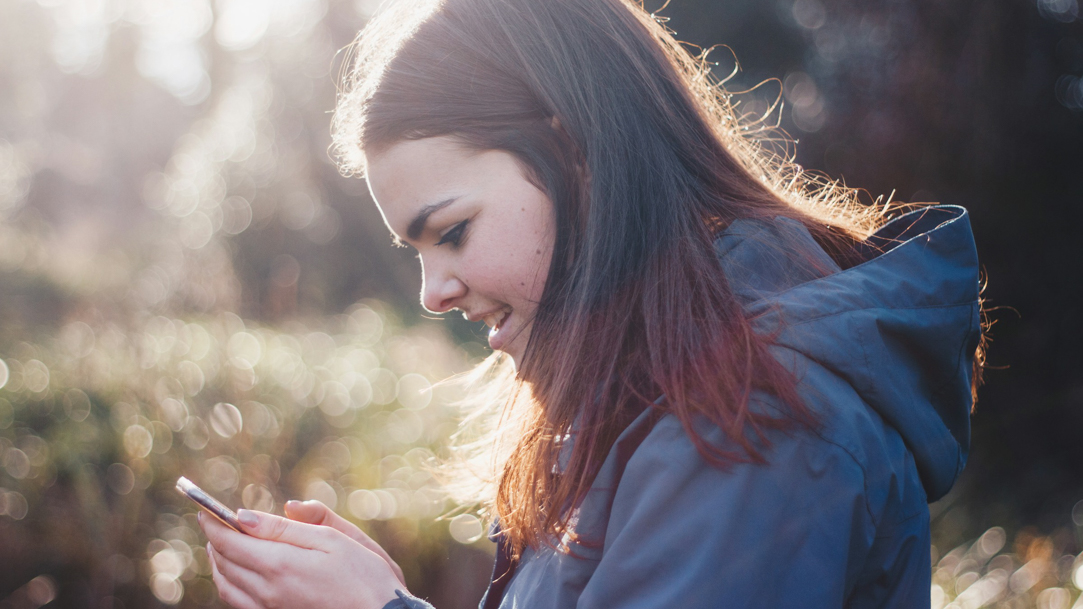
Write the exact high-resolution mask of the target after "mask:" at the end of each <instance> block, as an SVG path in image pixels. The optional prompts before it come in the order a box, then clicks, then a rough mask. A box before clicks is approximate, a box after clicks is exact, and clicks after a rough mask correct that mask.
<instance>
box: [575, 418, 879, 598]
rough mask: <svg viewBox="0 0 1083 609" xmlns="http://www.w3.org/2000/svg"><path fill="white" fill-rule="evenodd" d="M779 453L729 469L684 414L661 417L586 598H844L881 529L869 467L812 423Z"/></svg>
mask: <svg viewBox="0 0 1083 609" xmlns="http://www.w3.org/2000/svg"><path fill="white" fill-rule="evenodd" d="M716 431H717V430H716ZM705 435H706V436H707V437H708V438H709V439H711V440H712V441H722V440H721V437H720V432H718V433H717V434H715V436H714V437H712V436H711V433H710V432H709V431H708V432H707V433H706V434H705ZM767 458H768V459H769V463H768V464H765V465H757V464H748V463H743V464H736V465H733V466H731V467H730V468H729V470H728V471H724V470H721V469H718V468H716V467H714V466H712V465H710V464H708V463H707V462H706V461H705V460H704V459H703V458H702V457H701V456H700V455H699V454H698V452H697V451H696V449H695V447H694V446H693V444H692V442H691V441H690V440H689V438H688V437H687V435H686V434H685V431H684V430H683V429H682V427H681V425H680V423H679V422H678V421H677V420H676V419H675V418H674V417H665V418H664V419H663V420H661V421H659V423H658V425H657V426H656V428H655V429H654V430H653V431H652V432H651V434H650V436H649V437H648V438H647V439H646V440H645V441H644V443H643V444H642V445H641V446H640V448H639V449H638V450H637V451H636V452H635V454H634V455H632V457H631V459H629V461H628V464H627V467H626V469H625V471H624V474H623V476H622V478H621V482H620V484H619V485H618V487H617V491H616V493H615V495H614V498H613V505H612V509H611V512H610V518H609V523H608V525H607V529H606V534H605V545H604V547H605V549H604V551H603V554H602V557H601V559H600V561H599V563H598V565H597V568H596V570H595V572H594V574H593V576H592V577H591V578H590V581H589V582H588V583H587V585H586V587H585V588H584V590H583V594H582V595H581V596H580V599H579V607H580V608H582V609H602V608H621V609H633V608H636V609H638V608H644V609H646V608H657V607H682V608H686V609H696V608H699V607H703V608H706V607H712V608H714V607H725V608H741V607H842V606H843V604H844V603H845V601H846V596H847V594H848V590H849V589H850V588H851V586H852V582H853V580H854V579H855V578H856V576H857V573H856V572H853V571H854V570H855V569H854V567H853V565H859V564H860V562H861V560H862V559H863V557H864V555H865V554H866V553H867V552H868V549H869V546H870V545H871V543H872V539H873V538H874V536H875V532H874V524H873V523H872V518H871V516H870V512H869V509H868V507H867V505H866V501H865V496H864V495H865V493H864V484H865V481H864V471H863V469H862V467H861V466H860V464H859V463H858V462H857V461H856V460H855V459H854V458H853V457H852V456H851V455H850V454H849V453H847V452H846V451H845V450H843V449H842V448H841V447H839V446H836V445H834V444H830V443H828V442H825V441H823V440H822V439H820V438H819V437H817V436H816V435H815V434H813V433H812V432H808V431H804V432H795V433H794V434H793V435H791V436H783V435H781V434H779V435H778V436H777V438H776V439H775V442H774V445H773V447H772V449H771V450H770V451H769V452H768V453H767Z"/></svg>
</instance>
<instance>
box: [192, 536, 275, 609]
mask: <svg viewBox="0 0 1083 609" xmlns="http://www.w3.org/2000/svg"><path fill="white" fill-rule="evenodd" d="M209 548H210V549H208V554H209V555H210V556H213V560H214V565H216V567H217V568H218V572H219V573H220V574H221V575H222V576H223V578H225V580H226V581H227V582H230V583H231V584H233V585H234V586H236V587H237V588H239V589H240V591H242V592H244V593H245V594H246V595H248V597H249V598H251V599H253V600H256V601H257V604H260V605H263V600H264V599H265V598H266V594H268V592H269V589H270V588H271V583H270V582H272V581H274V579H275V574H274V572H273V571H270V572H256V571H252V570H250V569H248V568H246V567H244V566H240V565H237V563H236V562H234V561H233V560H230V558H229V557H226V556H223V555H222V553H220V552H218V550H217V549H214V546H213V545H211V546H209Z"/></svg>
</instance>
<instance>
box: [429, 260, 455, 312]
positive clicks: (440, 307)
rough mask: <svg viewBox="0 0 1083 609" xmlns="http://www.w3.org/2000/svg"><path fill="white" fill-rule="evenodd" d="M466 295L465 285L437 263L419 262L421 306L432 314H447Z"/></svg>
mask: <svg viewBox="0 0 1083 609" xmlns="http://www.w3.org/2000/svg"><path fill="white" fill-rule="evenodd" d="M465 295H466V284H465V283H463V282H462V280H460V279H459V278H458V277H457V276H456V275H455V273H453V272H451V270H450V269H448V268H446V267H445V266H444V265H440V264H439V263H432V262H430V263H429V264H426V263H425V261H424V260H422V261H421V306H423V307H425V309H427V310H428V311H430V312H432V313H447V312H448V311H450V310H452V309H453V308H455V307H456V306H457V305H458V303H459V300H460V299H461V298H462V297H463V296H465Z"/></svg>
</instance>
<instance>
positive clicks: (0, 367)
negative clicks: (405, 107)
mask: <svg viewBox="0 0 1083 609" xmlns="http://www.w3.org/2000/svg"><path fill="white" fill-rule="evenodd" d="M376 4H377V2H376V1H375V0H213V1H212V0H36V1H35V0H8V1H6V2H0V362H2V364H0V607H37V606H40V605H43V604H46V603H48V602H50V601H51V602H52V606H70V607H95V608H98V607H100V608H103V609H105V608H109V607H128V608H134V607H145V606H158V605H161V604H177V605H179V606H185V607H195V606H204V605H210V604H214V603H216V602H217V601H216V600H215V593H214V590H213V585H212V584H211V583H210V581H209V578H208V577H207V563H206V558H205V554H204V553H203V552H202V548H201V545H202V544H203V541H202V538H201V536H200V535H199V533H198V529H197V527H196V526H195V522H194V519H193V515H194V511H193V508H192V506H191V504H190V503H189V502H187V501H186V500H185V499H184V498H183V497H181V496H179V495H178V494H177V493H176V492H175V491H174V490H173V484H174V482H175V480H176V478H177V476H179V475H186V476H188V477H189V478H191V479H193V480H194V481H195V482H197V483H198V484H201V485H203V486H204V487H205V488H207V490H209V491H211V492H212V493H213V494H215V495H217V496H219V497H220V498H222V499H223V500H224V501H225V502H227V503H228V504H230V505H233V506H242V505H244V506H249V507H255V508H263V509H273V510H276V511H278V512H279V513H281V506H282V503H283V502H284V501H285V500H287V499H289V498H294V497H302V498H318V499H320V500H321V501H324V502H325V503H328V504H329V505H333V506H334V507H335V509H336V510H337V511H338V512H339V513H340V514H342V515H344V516H346V517H348V518H350V519H352V520H353V521H354V522H357V523H359V524H360V525H361V526H362V527H363V528H365V529H366V530H368V531H369V532H370V533H371V534H372V535H373V536H374V537H375V538H376V539H377V540H378V541H379V542H380V543H381V544H383V545H385V546H386V547H387V548H388V549H389V551H390V553H391V554H392V556H394V557H395V558H396V559H398V560H399V561H400V563H401V564H402V566H403V567H404V569H405V570H406V573H407V577H408V581H409V583H410V586H411V589H412V590H413V591H415V592H417V593H420V594H422V595H425V596H428V597H429V598H430V599H431V600H433V601H434V602H435V604H436V605H437V606H438V607H441V609H450V608H454V607H467V606H473V605H474V604H475V603H476V600H477V599H478V598H479V597H480V594H481V590H482V588H483V586H484V584H485V578H486V576H487V575H488V573H489V570H490V567H491V558H490V556H489V553H488V548H487V544H488V542H487V541H486V540H485V539H484V538H481V540H479V541H476V542H475V541H473V540H474V539H475V538H477V536H478V535H479V534H480V531H481V523H479V522H478V521H477V520H476V519H474V518H473V517H472V516H470V515H469V514H467V513H459V512H458V511H451V512H450V514H451V515H455V514H457V515H455V516H454V517H451V516H450V515H449V517H448V518H446V519H443V520H435V519H434V518H435V517H436V516H437V515H439V514H444V513H448V511H449V510H453V509H454V508H453V506H451V505H450V504H449V503H448V502H447V501H445V499H444V497H443V495H442V494H441V493H440V492H439V489H438V488H437V487H436V485H435V484H434V481H433V480H432V478H431V476H430V475H429V474H428V472H427V469H426V464H427V463H428V462H429V461H430V459H432V457H433V455H438V454H440V453H441V451H442V450H443V448H442V447H443V446H444V445H445V443H446V440H447V436H448V435H449V433H450V431H451V429H453V426H454V422H455V420H456V419H457V416H458V413H457V412H456V410H455V408H454V407H453V406H452V405H451V404H452V403H453V402H454V399H455V397H456V396H455V394H454V389H453V388H451V387H448V386H439V385H438V386H436V388H433V383H434V382H436V381H438V380H440V379H443V378H445V377H447V376H448V375H450V374H452V373H455V372H459V371H462V370H465V369H467V368H469V367H470V366H471V364H472V363H474V362H476V361H477V360H478V358H479V357H480V355H482V354H483V352H484V349H483V348H482V347H481V344H482V343H483V340H482V339H480V338H479V337H478V336H477V328H475V327H472V326H470V325H468V324H466V323H465V322H463V321H461V320H457V319H450V318H449V319H446V320H443V321H442V323H440V324H439V325H437V324H433V323H431V322H429V321H427V320H423V319H420V316H419V308H418V307H417V305H416V294H417V283H418V280H417V271H416V263H415V262H414V260H413V258H412V256H411V255H410V253H409V252H408V251H406V250H401V249H394V248H391V247H389V244H390V240H389V239H388V236H387V231H386V229H385V228H384V226H383V223H382V221H381V219H380V217H379V214H378V213H377V211H376V210H375V208H374V207H373V206H372V205H371V202H370V200H369V196H368V192H367V188H366V186H365V184H364V182H363V181H360V180H347V179H343V178H341V177H340V176H338V175H337V171H336V169H335V167H334V165H333V163H332V162H331V161H330V159H329V158H328V157H327V154H326V150H327V147H328V144H329V143H330V138H329V136H328V131H329V128H328V123H329V115H328V112H329V111H330V110H331V108H332V107H333V104H334V79H335V73H336V70H337V68H338V64H337V63H335V58H336V57H338V56H337V55H336V51H337V50H338V49H341V48H343V47H345V46H346V45H347V44H348V43H349V42H350V41H351V40H352V39H353V37H354V36H355V34H356V32H357V31H358V30H359V29H360V27H361V26H362V25H363V24H364V22H365V19H366V18H367V16H368V15H369V14H371V12H372V10H373V9H374V6H375V5H376ZM649 4H650V3H648V8H654V7H650V6H649ZM656 4H659V5H660V4H661V2H658V3H656ZM663 14H667V15H669V16H671V19H670V21H669V25H670V26H671V27H673V28H674V29H675V30H676V31H677V33H678V37H679V38H681V39H683V40H687V41H690V42H694V43H699V44H702V45H705V46H709V45H711V44H715V43H726V44H729V45H731V47H732V48H733V49H734V51H735V54H736V55H737V57H738V58H739V59H740V60H741V62H742V67H743V71H742V72H740V73H738V75H737V76H736V77H735V78H734V79H733V80H732V81H731V83H730V86H731V88H733V89H741V88H751V87H753V86H754V85H756V84H758V83H760V82H763V81H765V79H769V78H775V77H777V78H778V81H777V82H773V83H772V82H767V83H766V84H765V85H764V86H763V87H762V88H760V89H757V90H756V91H754V92H753V93H752V94H750V95H749V96H748V97H747V99H746V101H744V102H742V103H743V104H744V105H743V106H742V108H741V110H742V111H743V112H750V113H757V112H764V111H766V109H767V108H768V107H769V105H770V102H771V101H773V100H774V99H775V98H776V97H778V96H781V98H782V99H783V100H784V102H785V104H784V106H783V109H782V111H781V113H780V115H778V116H777V118H778V119H779V120H780V121H781V125H782V127H783V128H785V129H786V130H787V131H788V132H790V133H791V134H792V135H793V136H794V137H795V138H796V139H799V140H800V143H801V145H800V146H799V147H798V148H797V152H796V154H797V158H798V160H799V161H800V162H801V163H803V164H804V165H805V166H807V167H810V168H814V169H818V170H823V171H826V172H828V173H829V174H830V175H831V176H832V177H836V178H837V177H843V178H845V179H847V181H848V182H850V183H851V184H855V185H861V186H864V187H867V188H868V189H869V190H870V191H871V192H873V193H874V194H879V193H881V192H884V193H886V192H890V191H891V190H892V189H897V195H896V198H899V199H904V200H941V201H944V202H948V203H960V204H963V205H966V206H967V207H969V208H970V209H971V211H972V219H973V221H974V223H975V229H976V233H977V235H978V242H979V248H980V250H981V252H980V253H981V255H982V259H983V261H984V262H985V264H986V265H987V271H988V274H989V276H990V278H991V281H990V291H989V292H988V293H987V295H990V296H991V298H992V299H993V303H994V304H1002V303H1007V304H1011V305H1014V306H1016V307H1017V308H1018V309H1019V310H1020V312H1021V315H1022V316H1023V317H1024V320H1023V322H1021V323H1018V324H1015V325H1011V324H1008V325H1007V326H1006V327H1005V326H1001V328H1000V329H999V333H998V334H996V335H995V337H996V340H997V342H996V343H995V345H994V350H993V362H994V363H995V364H999V363H1004V362H1008V363H1012V364H1016V367H1015V368H1013V369H1011V370H1008V371H994V373H993V374H991V375H990V376H989V378H990V381H989V385H988V386H987V387H986V391H985V395H984V396H983V400H982V404H981V405H980V406H979V410H978V414H977V416H976V418H975V436H974V437H975V452H974V454H973V455H972V458H971V463H970V465H969V468H968V469H967V471H966V472H965V473H964V479H963V480H962V483H961V484H960V485H959V486H958V489H957V490H956V491H955V492H953V493H952V494H951V495H949V497H948V498H947V499H945V500H943V501H941V502H939V503H938V504H937V505H934V506H933V518H934V543H935V544H936V547H937V548H955V549H953V550H951V551H948V552H946V553H944V554H943V555H942V556H941V555H940V554H939V553H938V552H937V550H936V549H935V548H934V549H933V562H934V580H933V581H934V586H933V589H932V600H933V601H934V602H933V606H934V607H941V608H942V607H951V606H953V605H952V603H954V607H960V608H972V607H981V606H986V607H1013V608H1014V607H1020V608H1022V607H1040V608H1042V609H1067V608H1068V607H1071V606H1073V604H1074V606H1076V607H1083V604H1081V603H1080V601H1078V599H1079V597H1080V594H1079V588H1080V587H1081V585H1083V569H1081V560H1080V558H1079V556H1077V553H1078V552H1080V550H1083V539H1081V535H1083V504H1076V507H1075V508H1074V512H1073V513H1072V514H1071V518H1069V511H1070V510H1071V509H1072V508H1071V506H1072V505H1073V504H1075V502H1076V501H1078V500H1079V498H1080V496H1081V495H1083V488H1081V487H1080V484H1079V480H1080V477H1079V476H1078V475H1076V474H1078V473H1079V472H1081V471H1083V470H1080V469H1079V467H1080V466H1079V464H1080V463H1083V459H1079V458H1078V456H1079V455H1080V454H1083V453H1080V452H1079V450H1080V446H1083V445H1080V444H1079V443H1078V428H1079V427H1078V424H1074V423H1072V422H1071V419H1065V417H1071V416H1075V417H1078V416H1080V415H1079V414H1078V413H1079V412H1083V409H1078V408H1074V409H1073V408H1070V406H1072V405H1073V404H1074V405H1078V404H1080V396H1083V391H1081V389H1083V385H1080V381H1079V377H1078V369H1079V366H1080V365H1083V360H1081V359H1080V357H1081V353H1083V352H1080V351H1079V349H1078V338H1079V333H1078V331H1076V329H1075V328H1076V326H1075V325H1072V324H1071V323H1070V322H1071V320H1073V319H1078V315H1077V314H1076V313H1078V307H1079V305H1078V303H1079V302H1083V298H1080V296H1081V294H1080V292H1079V290H1080V289H1081V287H1080V286H1083V284H1081V283H1080V282H1078V276H1079V274H1080V273H1081V272H1083V268H1081V267H1080V266H1079V265H1080V264H1081V263H1083V255H1080V253H1079V252H1078V251H1077V250H1078V243H1077V242H1078V240H1077V239H1074V235H1073V234H1072V231H1074V230H1075V229H1074V227H1075V226H1077V225H1078V224H1079V222H1078V221H1077V220H1080V219H1081V218H1080V217H1079V213H1080V210H1081V209H1083V208H1080V207H1079V206H1078V201H1079V200H1080V197H1081V196H1083V192H1081V190H1080V189H1081V186H1080V184H1083V183H1081V182H1079V180H1078V178H1077V175H1076V174H1077V173H1078V163H1079V160H1080V158H1081V155H1080V153H1079V144H1080V142H1083V120H1081V117H1083V110H1081V109H1083V101H1081V100H1083V84H1081V83H1083V29H1081V23H1083V22H1081V21H1080V20H1079V6H1078V1H1077V0H1033V1H1032V0H1020V1H1018V2H1012V3H987V2H981V1H980V0H960V1H959V2H954V3H948V4H945V3H942V2H936V1H934V0H875V1H861V2H858V1H857V0H823V1H821V0H796V1H793V0H777V1H768V2H762V1H759V0H727V2H717V1H714V0H683V1H681V2H674V3H672V6H670V7H668V8H667V9H666V10H665V11H664V13H663ZM724 56H725V53H723V52H722V51H716V52H715V53H714V54H712V59H717V60H718V61H719V62H720V65H719V73H720V75H724V74H727V73H729V71H730V67H731V65H727V61H725V59H726V58H725V57H724ZM772 87H773V89H772ZM1039 119H1040V120H1039ZM1032 202H1037V203H1032ZM1024 203H1025V205H1024ZM1023 207H1025V212H1021V211H1020V210H1021V209H1022V208H1023ZM1066 278H1068V279H1066ZM1073 307H1074V309H1073ZM1073 311H1075V313H1073ZM1073 316H1074V317H1073ZM1019 404H1033V405H1035V407H1032V408H1019V407H1018V406H1019ZM1073 413H1074V414H1073ZM1065 421H1067V423H1065ZM1076 421H1077V422H1079V423H1083V419H1076ZM998 524H999V525H1002V526H1004V527H1005V529H1007V530H1005V529H1002V528H999V527H996V526H993V525H998ZM1034 525H1037V526H1034ZM990 527H992V528H990ZM982 531H985V532H984V533H982ZM968 539H969V541H968ZM954 607H953V609H954Z"/></svg>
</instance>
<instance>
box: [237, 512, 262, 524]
mask: <svg viewBox="0 0 1083 609" xmlns="http://www.w3.org/2000/svg"><path fill="white" fill-rule="evenodd" d="M237 520H240V521H241V524H243V525H244V526H246V527H254V526H256V525H257V524H259V516H256V514H255V512H251V511H249V510H240V511H239V512H237Z"/></svg>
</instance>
